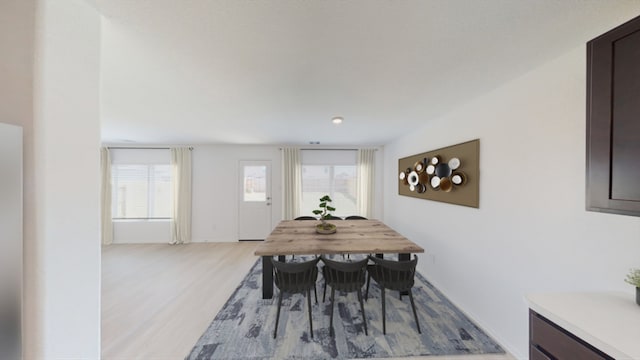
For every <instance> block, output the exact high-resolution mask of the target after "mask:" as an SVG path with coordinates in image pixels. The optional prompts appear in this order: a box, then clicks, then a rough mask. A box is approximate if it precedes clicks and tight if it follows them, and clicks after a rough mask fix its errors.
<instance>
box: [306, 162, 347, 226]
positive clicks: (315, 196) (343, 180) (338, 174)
mask: <svg viewBox="0 0 640 360" xmlns="http://www.w3.org/2000/svg"><path fill="white" fill-rule="evenodd" d="M356 176H357V168H356V152H355V151H351V150H346V151H345V150H313V151H303V152H302V199H301V201H300V214H301V215H310V214H312V211H313V210H315V209H317V208H318V203H319V201H318V200H319V199H320V198H321V197H322V196H324V195H326V194H328V195H329V196H331V199H332V200H333V203H332V205H333V207H335V208H336V211H335V212H334V213H333V214H334V215H336V216H342V217H344V216H348V215H354V214H357V200H356Z"/></svg>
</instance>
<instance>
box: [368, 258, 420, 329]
mask: <svg viewBox="0 0 640 360" xmlns="http://www.w3.org/2000/svg"><path fill="white" fill-rule="evenodd" d="M369 260H371V262H372V263H373V264H370V265H367V273H368V276H367V292H366V298H367V299H369V283H370V281H371V278H373V280H375V281H376V282H377V283H378V285H379V286H380V298H381V300H382V333H383V334H385V335H386V334H387V322H386V319H385V317H386V310H385V292H384V290H385V289H389V290H395V291H400V292H405V291H406V292H407V293H408V294H409V300H411V308H412V309H413V317H414V318H415V320H416V327H417V328H418V333H420V334H422V331H420V323H419V322H418V313H417V312H416V305H415V302H414V301H413V293H412V292H411V288H413V284H414V282H415V275H416V265H417V264H418V256H417V255H414V257H413V260H408V261H392V260H384V259H381V258H378V257H375V256H369Z"/></svg>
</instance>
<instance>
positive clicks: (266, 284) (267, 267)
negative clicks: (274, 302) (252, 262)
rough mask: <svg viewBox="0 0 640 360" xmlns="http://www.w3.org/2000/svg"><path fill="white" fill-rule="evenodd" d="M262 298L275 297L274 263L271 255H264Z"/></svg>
mask: <svg viewBox="0 0 640 360" xmlns="http://www.w3.org/2000/svg"><path fill="white" fill-rule="evenodd" d="M262 298H263V299H271V298H273V264H272V263H271V256H263V257H262Z"/></svg>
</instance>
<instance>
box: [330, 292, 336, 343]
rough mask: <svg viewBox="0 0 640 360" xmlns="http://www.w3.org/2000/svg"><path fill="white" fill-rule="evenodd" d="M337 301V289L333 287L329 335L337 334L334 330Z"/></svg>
mask: <svg viewBox="0 0 640 360" xmlns="http://www.w3.org/2000/svg"><path fill="white" fill-rule="evenodd" d="M335 302H336V289H334V288H333V287H331V320H329V335H331V336H335V333H334V331H333V304H335Z"/></svg>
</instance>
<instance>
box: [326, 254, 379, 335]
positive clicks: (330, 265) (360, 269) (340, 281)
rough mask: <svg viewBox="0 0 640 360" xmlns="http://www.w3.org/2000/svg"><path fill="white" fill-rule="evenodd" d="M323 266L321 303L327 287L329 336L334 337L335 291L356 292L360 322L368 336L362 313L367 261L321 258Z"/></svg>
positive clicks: (364, 317) (365, 319)
mask: <svg viewBox="0 0 640 360" xmlns="http://www.w3.org/2000/svg"><path fill="white" fill-rule="evenodd" d="M321 259H322V262H324V266H323V267H322V276H323V277H324V294H323V295H322V302H324V300H325V296H326V294H327V286H330V287H331V320H330V322H329V334H331V336H334V335H335V332H334V331H333V307H334V304H335V301H336V298H335V294H336V290H338V291H342V292H347V293H350V292H356V293H357V294H358V301H359V302H360V310H361V311H362V321H363V323H364V334H365V335H369V332H368V331H367V318H366V316H365V313H364V303H363V302H362V287H363V286H364V283H365V280H366V279H365V273H366V272H365V268H366V266H367V262H368V260H367V259H364V260H362V261H357V262H339V261H333V260H330V259H327V258H326V257H324V256H321Z"/></svg>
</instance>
